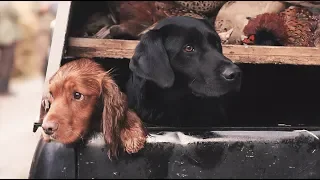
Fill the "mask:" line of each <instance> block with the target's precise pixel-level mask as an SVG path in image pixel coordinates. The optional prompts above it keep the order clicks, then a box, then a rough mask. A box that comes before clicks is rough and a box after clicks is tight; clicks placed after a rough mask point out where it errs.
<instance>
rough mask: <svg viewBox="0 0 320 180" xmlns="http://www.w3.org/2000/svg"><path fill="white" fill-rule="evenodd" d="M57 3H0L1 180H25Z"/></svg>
mask: <svg viewBox="0 0 320 180" xmlns="http://www.w3.org/2000/svg"><path fill="white" fill-rule="evenodd" d="M57 7H58V1H0V179H3V178H20V179H21V178H28V173H29V168H30V165H31V162H32V158H33V154H34V151H35V148H36V145H37V142H38V139H39V136H40V134H39V133H33V132H32V129H33V122H35V121H37V117H38V114H39V108H40V101H41V95H42V90H43V83H44V78H45V72H46V67H47V61H48V56H49V51H50V44H51V37H52V33H53V29H54V20H55V17H56V12H57Z"/></svg>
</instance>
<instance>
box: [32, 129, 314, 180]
mask: <svg viewBox="0 0 320 180" xmlns="http://www.w3.org/2000/svg"><path fill="white" fill-rule="evenodd" d="M319 136H320V131H313V132H310V131H290V132H285V131H215V132H208V131H207V132H202V133H199V132H189V133H182V132H159V133H152V134H151V136H150V137H149V138H148V143H147V145H146V147H145V148H144V149H143V150H142V151H141V152H139V153H137V154H133V155H128V154H122V155H121V156H120V157H119V159H118V160H113V161H110V160H109V159H108V157H107V154H106V150H107V148H106V147H105V145H104V142H103V139H102V138H100V137H97V138H93V139H91V140H90V141H89V143H88V144H87V145H86V146H83V145H79V146H77V147H76V148H75V150H74V151H72V150H71V149H70V148H69V147H65V146H62V145H60V144H58V143H43V142H40V145H39V147H38V151H37V153H36V155H35V159H36V160H35V161H34V162H33V166H32V171H31V173H30V178H32V179H33V178H66V177H70V178H71V177H72V178H79V179H82V178H86V179H87V178H88V179H92V178H93V179H97V178H98V179H101V178H107V179H122V178H130V179H132V178H144V179H145V178H147V179H150V178H151V179H154V178H157V179H158V178H168V179H176V178H187V179H189V178H196V179H200V178H201V179H202V178H263V179H267V178H286V179H304V178H315V179H316V178H320V140H319V138H318V137H319ZM53 156H54V157H55V158H53ZM72 161H74V163H72ZM75 165H77V166H76V167H75ZM64 170H66V171H64Z"/></svg>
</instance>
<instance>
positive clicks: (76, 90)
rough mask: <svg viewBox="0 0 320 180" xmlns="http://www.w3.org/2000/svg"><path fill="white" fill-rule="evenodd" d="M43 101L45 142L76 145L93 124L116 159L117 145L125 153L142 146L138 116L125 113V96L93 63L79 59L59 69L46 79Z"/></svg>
mask: <svg viewBox="0 0 320 180" xmlns="http://www.w3.org/2000/svg"><path fill="white" fill-rule="evenodd" d="M45 101H48V103H49V104H50V107H49V108H46V114H45V116H43V123H42V129H43V132H44V133H43V136H44V138H45V139H46V140H50V139H53V140H55V141H57V142H61V143H63V144H71V143H74V142H77V141H78V140H80V139H81V138H83V137H84V136H85V135H87V133H89V132H88V131H90V130H92V129H91V128H92V127H91V126H92V125H93V121H97V122H99V123H98V128H99V130H101V131H102V133H103V135H104V139H105V142H106V143H107V144H108V145H110V150H109V155H112V156H116V155H117V152H118V148H119V147H121V146H123V148H124V149H125V150H126V151H127V152H129V153H133V152H137V151H138V150H139V149H141V148H142V147H143V146H144V142H145V132H144V128H143V126H142V123H141V121H140V119H139V117H138V116H137V115H136V114H135V113H134V112H131V111H129V110H128V108H127V102H126V96H125V95H124V94H123V93H122V92H121V91H120V90H119V87H118V86H117V84H116V83H115V82H114V81H113V79H112V78H111V76H110V75H109V73H108V72H106V71H104V69H103V68H102V67H101V66H100V65H99V64H98V63H95V62H94V61H93V60H89V59H79V60H74V61H71V62H68V63H66V64H65V65H63V66H61V67H60V69H59V70H58V71H57V72H56V73H55V74H54V75H53V76H52V77H51V79H50V80H49V97H47V99H45V100H44V101H43V102H45ZM99 102H100V103H99ZM48 103H46V104H48ZM96 118H101V119H102V120H101V121H100V119H96ZM100 128H101V129H100ZM109 157H110V156H109Z"/></svg>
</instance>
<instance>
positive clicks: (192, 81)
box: [190, 77, 197, 85]
mask: <svg viewBox="0 0 320 180" xmlns="http://www.w3.org/2000/svg"><path fill="white" fill-rule="evenodd" d="M196 79H197V78H196V77H195V78H194V79H193V80H192V81H191V83H190V85H191V84H192V83H193V82H194V81H195V80H196Z"/></svg>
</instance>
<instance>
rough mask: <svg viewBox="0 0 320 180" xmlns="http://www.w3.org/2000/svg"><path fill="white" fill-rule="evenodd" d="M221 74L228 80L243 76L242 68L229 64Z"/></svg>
mask: <svg viewBox="0 0 320 180" xmlns="http://www.w3.org/2000/svg"><path fill="white" fill-rule="evenodd" d="M221 75H222V77H223V78H225V79H226V80H227V81H233V80H236V79H238V78H240V77H241V70H240V68H239V67H238V66H236V65H233V66H228V67H226V68H225V69H224V70H223V71H222V73H221Z"/></svg>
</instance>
